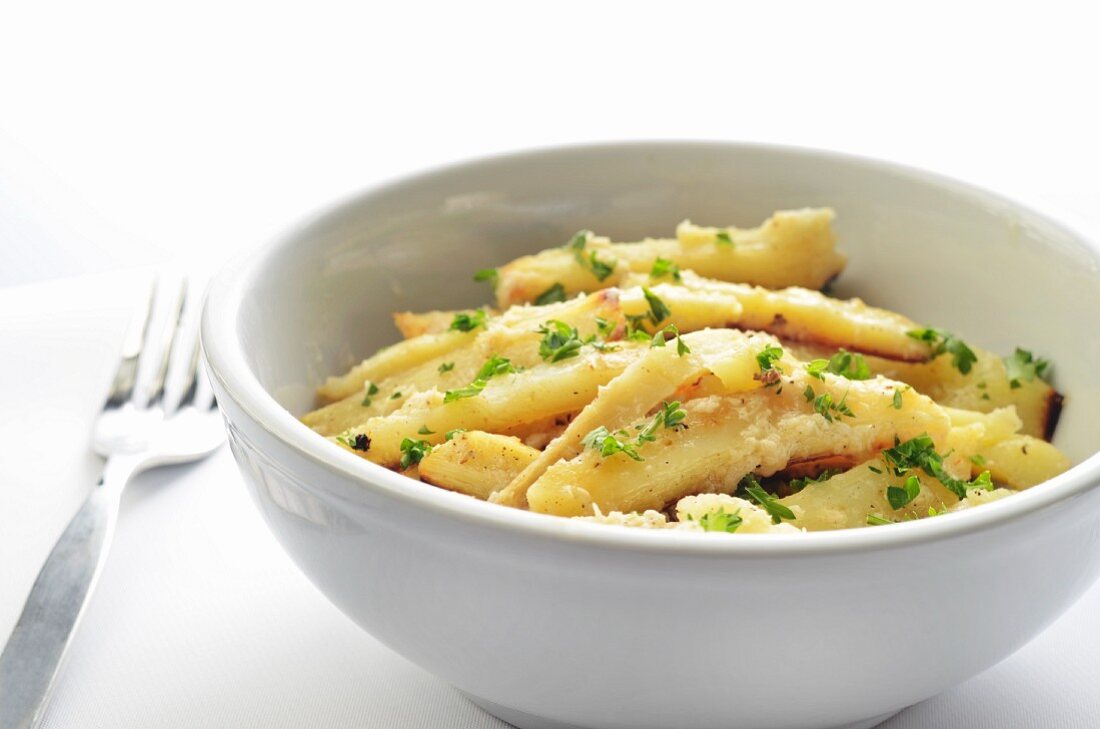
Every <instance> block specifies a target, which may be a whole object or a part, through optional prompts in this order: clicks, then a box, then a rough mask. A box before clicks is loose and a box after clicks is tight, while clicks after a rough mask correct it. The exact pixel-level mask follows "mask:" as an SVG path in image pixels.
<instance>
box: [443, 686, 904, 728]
mask: <svg viewBox="0 0 1100 729" xmlns="http://www.w3.org/2000/svg"><path fill="white" fill-rule="evenodd" d="M461 693H462V695H463V696H465V697H466V698H468V699H469V700H470V701H472V702H473V703H474V704H475V705H476V706H478V707H479V708H481V709H483V710H484V711H486V712H488V713H489V714H492V715H493V716H495V717H496V718H498V719H500V720H501V721H505V722H507V723H509V724H511V725H512V726H514V727H518V729H591V728H590V727H585V726H581V725H580V724H566V723H565V722H561V721H555V720H553V719H546V718H543V717H541V716H535V715H534V714H528V713H525V712H523V711H519V710H517V709H509V708H508V707H507V706H501V705H500V704H494V703H493V702H492V701H486V700H485V699H481V698H478V697H477V696H472V695H470V694H468V693H466V692H465V691H463V692H461ZM897 713H898V712H897V711H889V712H887V713H885V714H879V715H878V716H873V717H871V718H870V719H862V720H860V721H857V722H853V723H851V724H843V725H837V726H831V727H821V729H871V727H875V726H878V725H879V724H881V723H882V722H884V721H886V720H887V719H889V718H890V717H892V716H894V715H895V714H897Z"/></svg>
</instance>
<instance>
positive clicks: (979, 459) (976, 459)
mask: <svg viewBox="0 0 1100 729" xmlns="http://www.w3.org/2000/svg"><path fill="white" fill-rule="evenodd" d="M970 462H971V463H973V464H974V465H975V466H984V465H985V456H983V455H982V454H981V453H975V454H974V455H972V456H970Z"/></svg>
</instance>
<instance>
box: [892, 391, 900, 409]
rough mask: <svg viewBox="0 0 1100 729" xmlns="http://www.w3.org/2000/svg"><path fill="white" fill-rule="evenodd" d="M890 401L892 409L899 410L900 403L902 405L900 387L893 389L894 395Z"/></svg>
mask: <svg viewBox="0 0 1100 729" xmlns="http://www.w3.org/2000/svg"><path fill="white" fill-rule="evenodd" d="M891 403H892V404H893V406H894V410H901V405H902V399H901V388H898V389H897V390H894V397H893V399H892V401H891Z"/></svg>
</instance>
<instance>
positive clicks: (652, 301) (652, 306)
mask: <svg viewBox="0 0 1100 729" xmlns="http://www.w3.org/2000/svg"><path fill="white" fill-rule="evenodd" d="M642 293H643V294H644V295H645V300H646V302H647V303H648V304H649V320H650V321H651V322H653V325H654V326H657V325H658V324H660V323H661V322H663V321H664V320H665V319H667V318H668V317H669V316H671V315H672V311H671V310H670V309H669V308H668V307H667V306H666V305H665V302H663V301H661V297H659V296H657V294H655V293H653V292H652V291H650V290H649V289H648V288H646V287H645V286H643V287H642Z"/></svg>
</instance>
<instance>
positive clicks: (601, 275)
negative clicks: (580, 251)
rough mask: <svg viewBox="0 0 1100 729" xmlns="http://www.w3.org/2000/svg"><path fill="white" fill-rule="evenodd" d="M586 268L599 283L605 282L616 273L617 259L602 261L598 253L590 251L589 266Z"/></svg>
mask: <svg viewBox="0 0 1100 729" xmlns="http://www.w3.org/2000/svg"><path fill="white" fill-rule="evenodd" d="M582 265H584V264H582ZM585 267H586V268H587V269H588V270H590V271H591V272H592V275H593V276H595V277H596V280H597V281H603V280H604V279H605V278H607V277H608V276H610V275H611V274H612V273H614V272H615V259H614V258H611V259H609V260H607V261H601V260H600V259H599V256H598V255H597V254H596V251H589V253H588V265H587V266H585Z"/></svg>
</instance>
